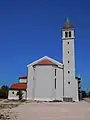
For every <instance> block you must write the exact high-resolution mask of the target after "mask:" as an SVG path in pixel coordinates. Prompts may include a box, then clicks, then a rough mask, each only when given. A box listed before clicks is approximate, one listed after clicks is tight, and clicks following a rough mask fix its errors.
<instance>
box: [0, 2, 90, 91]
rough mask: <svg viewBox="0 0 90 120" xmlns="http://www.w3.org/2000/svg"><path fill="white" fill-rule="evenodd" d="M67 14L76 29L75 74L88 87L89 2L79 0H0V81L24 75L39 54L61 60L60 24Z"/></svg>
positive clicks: (89, 60) (16, 78)
mask: <svg viewBox="0 0 90 120" xmlns="http://www.w3.org/2000/svg"><path fill="white" fill-rule="evenodd" d="M67 16H68V17H69V19H70V21H71V23H72V24H73V25H74V27H75V30H76V33H75V35H76V39H75V48H76V74H77V75H78V74H80V75H81V77H82V86H83V87H84V88H85V89H90V73H89V72H90V53H89V52H90V2H89V0H87V2H86V1H85V0H84V1H81V0H74V1H72V0H68V1H67V0H2V1H0V85H3V84H5V85H10V84H12V83H13V82H17V81H18V77H19V76H23V75H26V72H27V64H29V63H31V62H33V61H35V60H36V59H38V58H41V57H43V56H49V57H52V58H54V59H56V60H58V61H62V44H61V43H62V41H61V28H62V26H63V24H64V22H65V19H66V17H67Z"/></svg>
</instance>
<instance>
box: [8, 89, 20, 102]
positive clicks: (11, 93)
mask: <svg viewBox="0 0 90 120" xmlns="http://www.w3.org/2000/svg"><path fill="white" fill-rule="evenodd" d="M13 92H14V94H13ZM17 92H18V90H9V94H8V99H12V100H18V99H19V96H18V95H17Z"/></svg>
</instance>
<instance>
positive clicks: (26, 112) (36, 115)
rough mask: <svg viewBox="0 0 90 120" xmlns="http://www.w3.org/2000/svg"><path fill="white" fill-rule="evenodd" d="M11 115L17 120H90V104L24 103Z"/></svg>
mask: <svg viewBox="0 0 90 120" xmlns="http://www.w3.org/2000/svg"><path fill="white" fill-rule="evenodd" d="M12 113H14V114H15V115H17V120H90V103H87V102H84V101H82V102H79V103H65V102H61V103H25V104H23V105H20V106H18V107H15V108H12Z"/></svg>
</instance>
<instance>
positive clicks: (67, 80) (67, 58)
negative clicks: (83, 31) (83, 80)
mask: <svg viewBox="0 0 90 120" xmlns="http://www.w3.org/2000/svg"><path fill="white" fill-rule="evenodd" d="M62 41H63V64H64V98H65V99H71V100H73V101H78V89H77V87H78V84H77V81H76V80H75V48H74V41H75V29H74V27H73V25H72V24H71V23H70V21H69V19H68V18H67V20H66V22H65V24H64V26H63V28H62Z"/></svg>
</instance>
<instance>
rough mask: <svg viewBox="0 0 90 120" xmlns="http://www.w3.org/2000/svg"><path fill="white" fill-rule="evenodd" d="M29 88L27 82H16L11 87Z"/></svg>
mask: <svg viewBox="0 0 90 120" xmlns="http://www.w3.org/2000/svg"><path fill="white" fill-rule="evenodd" d="M26 88H27V84H26V83H14V84H12V85H11V87H10V89H17V90H25V89H26Z"/></svg>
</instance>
